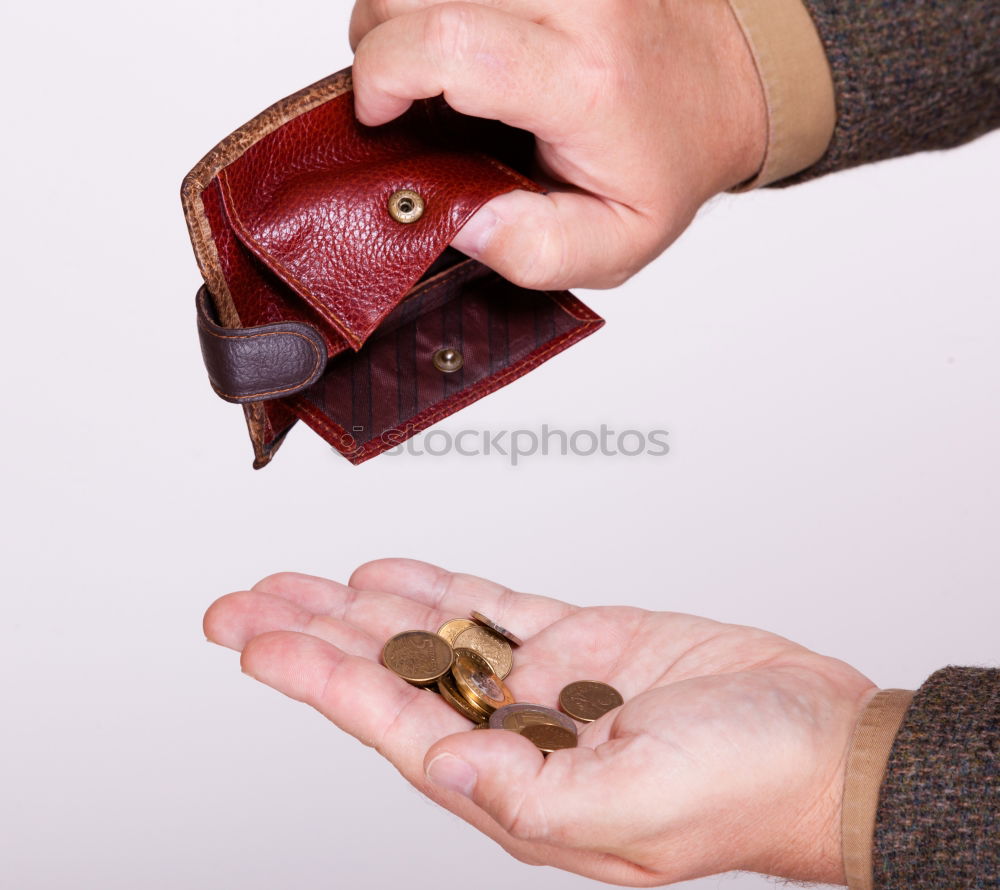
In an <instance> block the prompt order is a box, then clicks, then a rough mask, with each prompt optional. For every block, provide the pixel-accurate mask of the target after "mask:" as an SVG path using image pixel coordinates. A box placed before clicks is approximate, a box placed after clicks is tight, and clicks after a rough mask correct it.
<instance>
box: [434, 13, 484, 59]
mask: <svg viewBox="0 0 1000 890" xmlns="http://www.w3.org/2000/svg"><path fill="white" fill-rule="evenodd" d="M476 11H477V10H476V8H475V7H474V6H472V4H469V3H441V4H439V5H437V6H432V7H430V8H429V9H427V10H426V12H425V23H424V41H425V46H426V47H427V51H428V52H429V53H430V54H432V55H433V56H435V57H436V58H437V60H438V61H439V63H440V64H441V65H447V64H449V63H452V62H454V61H456V60H460V59H463V58H466V57H467V56H468V55H469V53H470V51H471V49H472V47H473V43H474V40H475V34H476V26H475V20H476Z"/></svg>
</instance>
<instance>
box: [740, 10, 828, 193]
mask: <svg viewBox="0 0 1000 890" xmlns="http://www.w3.org/2000/svg"><path fill="white" fill-rule="evenodd" d="M729 3H730V6H731V7H732V9H733V13H734V15H735V16H736V20H737V21H738V22H739V25H740V28H741V29H742V31H743V36H744V37H745V38H746V41H747V43H748V44H749V46H750V52H751V53H752V54H753V59H754V64H755V65H756V66H757V74H758V75H759V77H760V82H761V86H762V87H763V90H764V102H765V104H766V106H767V118H768V134H767V137H768V138H767V150H766V151H765V154H764V163H763V165H762V166H761V168H760V170H759V171H758V172H757V175H756V176H754V177H753V179H751V180H749V181H747V182H745V183H743V184H742V185H739V186H737V187H736V188H735V189H733V191H736V192H743V191H749V190H750V189H754V188H758V187H760V186H762V185H768V184H770V183H772V182H777V181H778V180H779V179H784V178H785V177H786V176H791V175H792V174H794V173H798V172H799V171H800V170H805V169H806V167H809V166H811V165H812V164H814V163H816V161H818V160H819V159H820V158H821V157H822V156H823V153H824V152H825V151H826V148H827V146H828V145H829V144H830V139H831V138H832V136H833V127H834V124H835V123H836V119H837V113H836V105H835V102H834V97H833V76H832V75H831V73H830V65H829V62H828V61H827V58H826V52H825V51H824V49H823V44H822V42H821V41H820V38H819V33H818V32H817V31H816V26H815V25H814V24H813V20H812V17H811V16H810V15H809V11H808V10H807V9H806V7H805V5H804V3H803V2H802V0H729Z"/></svg>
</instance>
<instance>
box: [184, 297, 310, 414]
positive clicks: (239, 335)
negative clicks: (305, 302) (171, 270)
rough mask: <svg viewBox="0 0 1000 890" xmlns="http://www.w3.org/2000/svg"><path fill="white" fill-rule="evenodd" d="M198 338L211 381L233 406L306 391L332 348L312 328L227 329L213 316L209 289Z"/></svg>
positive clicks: (199, 303)
mask: <svg viewBox="0 0 1000 890" xmlns="http://www.w3.org/2000/svg"><path fill="white" fill-rule="evenodd" d="M195 304H196V308H197V314H198V336H199V339H200V340H201V351H202V356H203V357H204V359H205V367H206V369H207V370H208V378H209V382H210V383H211V384H212V389H214V390H215V392H216V394H217V395H218V396H219V397H220V398H222V399H225V400H226V401H227V402H236V403H239V404H242V403H244V402H258V401H263V400H265V399H277V398H281V397H283V396H289V395H293V394H294V393H297V392H301V391H302V390H303V389H305V388H306V387H307V386H310V385H312V384H313V383H315V382H316V381H317V380H318V379H319V377H320V375H321V374H322V373H323V369H324V367H325V366H326V343H325V342H324V340H323V337H322V336H321V335H320V333H319V331H317V330H315V329H314V328H313V327H311V326H310V325H307V324H302V323H298V322H284V323H280V324H269V325H258V326H256V327H252V328H224V327H222V326H221V325H219V324H218V323H217V322H216V321H215V319H214V318H213V317H212V308H211V306H210V305H209V293H208V288H207V286H205V285H202V287H201V288H199V290H198V294H197V296H196V297H195Z"/></svg>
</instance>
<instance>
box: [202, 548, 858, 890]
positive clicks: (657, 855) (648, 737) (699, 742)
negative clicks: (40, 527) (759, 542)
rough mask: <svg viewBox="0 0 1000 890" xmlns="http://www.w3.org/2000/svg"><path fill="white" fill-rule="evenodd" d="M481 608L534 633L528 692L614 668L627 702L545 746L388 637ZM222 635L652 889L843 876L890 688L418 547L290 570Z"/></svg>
mask: <svg viewBox="0 0 1000 890" xmlns="http://www.w3.org/2000/svg"><path fill="white" fill-rule="evenodd" d="M473 609H476V610H479V611H481V612H483V613H485V614H487V615H489V616H490V617H491V618H493V619H494V620H496V621H498V622H499V623H500V624H503V625H504V626H506V627H509V628H510V629H511V630H512V631H513V632H514V633H515V634H517V635H518V636H519V637H521V638H522V639H523V640H524V641H525V642H524V645H523V646H521V647H520V648H519V649H517V650H516V651H515V663H514V670H513V672H512V673H511V675H510V676H509V677H508V678H507V680H506V683H507V685H508V687H509V688H510V690H511V692H512V693H513V694H514V697H515V699H516V700H517V701H527V702H535V703H538V704H544V705H548V706H554V705H555V702H556V699H557V697H558V694H559V691H560V689H562V687H563V686H565V685H566V684H567V683H570V682H572V681H574V680H600V681H603V682H606V683H610V684H611V685H612V686H614V687H615V688H617V689H618V690H619V691H620V692H621V693H622V695H623V696H624V698H625V704H624V706H622V707H620V708H618V709H616V710H614V711H612V712H610V713H609V714H607V715H605V716H604V717H602V718H600V719H599V720H597V721H595V722H594V723H592V724H589V725H587V726H585V727H583V728H582V729H581V731H580V737H579V747H577V748H573V749H569V750H564V751H557V752H555V753H554V754H552V755H550V756H548V757H547V758H543V757H542V755H541V753H539V751H538V750H537V749H536V748H535V747H534V745H532V744H531V743H530V742H529V741H528V740H526V739H524V738H522V737H521V736H519V735H518V734H516V733H512V732H505V731H502V730H498V731H489V732H469V731H468V730H470V729H471V726H470V724H469V722H468V721H467V720H466V719H465V718H463V717H461V716H460V715H459V714H457V713H456V712H455V711H453V710H452V709H451V708H450V707H449V705H448V704H447V703H446V702H445V701H444V700H443V699H441V698H440V697H439V696H436V695H433V694H431V693H428V692H427V691H425V690H421V689H417V688H415V687H413V686H410V685H408V684H407V683H405V682H404V681H403V680H401V679H399V678H398V677H397V676H395V675H394V674H392V673H391V672H390V671H388V670H387V669H386V668H384V667H382V666H381V665H380V663H379V655H380V652H381V649H382V645H383V644H384V642H385V641H386V640H387V639H388V638H389V637H391V636H393V635H394V634H396V633H399V632H400V631H403V630H410V629H421V630H430V631H434V630H437V628H438V627H439V626H440V625H441V624H442V623H443V622H444V621H445V620H447V619H448V618H455V617H465V616H467V615H468V614H469V612H470V611H471V610H473ZM205 632H206V634H207V636H208V637H209V639H211V640H213V641H214V642H217V643H220V644H222V645H225V646H229V647H230V648H233V649H237V650H242V653H243V654H242V659H241V663H242V667H243V670H244V671H246V672H247V673H249V674H251V675H252V676H254V677H255V678H257V679H258V680H260V681H261V682H263V683H267V684H268V685H270V686H273V687H274V688H275V689H278V690H279V691H281V692H283V693H285V694H286V695H289V696H291V697H292V698H295V699H298V700H300V701H303V702H306V703H307V704H310V705H312V706H313V707H315V708H316V709H317V710H319V711H320V712H321V713H323V714H324V715H325V716H326V717H328V718H329V719H330V720H331V721H333V722H334V723H336V724H337V725H338V726H339V727H340V728H341V729H343V730H345V731H347V732H349V733H351V734H352V735H353V736H355V737H356V738H358V739H359V740H360V741H362V742H363V743H364V744H366V745H370V746H372V747H374V748H376V750H378V751H379V753H381V754H382V755H383V756H385V757H386V758H388V759H389V760H390V761H392V763H393V764H394V765H395V766H396V768H397V769H398V770H399V771H400V772H401V773H402V774H403V776H404V777H405V778H406V779H407V780H408V781H410V782H411V783H412V784H413V785H414V786H416V787H417V788H418V789H419V790H420V791H422V792H423V793H425V794H426V795H428V796H429V797H431V798H432V799H434V800H435V801H437V802H438V803H440V804H441V805H442V806H445V807H447V808H448V809H449V810H452V811H453V812H455V813H457V814H458V815H459V816H461V817H462V818H463V819H465V820H466V821H468V822H470V823H471V824H473V825H474V826H476V827H477V828H478V829H480V830H481V831H483V832H485V833H486V834H488V835H489V836H490V837H492V838H494V839H495V840H496V841H497V842H498V843H500V844H501V845H502V846H503V847H504V848H505V849H506V850H508V851H509V852H510V853H512V854H513V855H514V856H516V857H518V858H519V859H521V860H523V861H526V862H532V863H539V864H547V865H553V866H557V867H560V868H564V869H567V870H570V871H574V872H579V873H581V874H585V875H588V876H590V877H594V878H598V879H600V880H603V881H611V882H615V883H621V884H632V885H645V886H649V885H657V884H665V883H670V882H673V881H679V880H685V879H689V878H693V877H697V876H700V875H705V874H712V873H716V872H721V871H729V870H731V869H737V868H739V869H749V870H754V871H761V872H765V873H769V874H776V875H781V876H784V877H789V878H794V879H799V880H817V881H827V882H841V881H842V880H843V870H842V867H841V863H840V854H839V849H840V848H839V844H840V827H839V819H840V806H841V793H842V784H843V775H844V759H845V755H846V750H847V746H848V744H849V741H850V735H851V731H852V729H853V727H854V724H855V721H856V719H857V716H858V714H859V713H860V711H861V710H862V709H863V707H864V705H865V703H866V701H867V700H868V698H870V696H871V694H872V693H873V692H874V686H873V684H872V683H871V682H870V681H869V680H867V679H866V678H865V677H864V676H862V675H861V674H860V673H858V672H857V671H856V670H854V669H853V668H851V667H850V666H848V665H847V664H844V663H843V662H840V661H838V660H836V659H833V658H828V657H825V656H821V655H818V654H816V653H813V652H810V651H809V650H807V649H805V648H803V647H801V646H799V645H797V644H795V643H792V642H791V641H789V640H786V639H784V638H782V637H779V636H776V635H774V634H770V633H767V632H765V631H761V630H756V629H754V628H749V627H739V626H735V625H728V624H720V623H718V622H715V621H711V620H708V619H704V618H697V617H694V616H690V615H682V614H678V613H672V612H650V611H646V610H643V609H636V608H629V607H622V606H609V607H599V608H579V607H577V606H572V605H569V604H568V603H563V602H560V601H558V600H553V599H548V598H546V597H540V596H533V595H529V594H520V593H514V592H512V591H510V590H508V589H507V588H505V587H502V586H501V585H499V584H494V583H492V582H490V581H486V580H483V579H480V578H475V577H472V576H469V575H459V574H453V573H451V572H447V571H445V570H443V569H440V568H437V567H435V566H431V565H428V564H426V563H422V562H416V561H413V560H403V559H387V560H378V561H376V562H372V563H368V564H366V565H364V566H362V567H361V568H359V569H358V570H357V571H356V572H355V573H354V575H353V576H352V577H351V579H350V582H349V584H347V585H343V584H338V583H336V582H334V581H328V580H325V579H322V578H315V577H310V576H306V575H297V574H288V573H286V574H279V575H273V576H271V577H269V578H265V579H264V580H263V581H261V582H260V583H258V584H257V585H255V587H254V588H253V590H251V591H244V592H240V593H234V594H230V595H228V596H225V597H223V598H222V599H220V600H218V601H216V602H215V603H214V604H213V605H212V606H211V608H210V609H209V610H208V612H207V614H206V616H205Z"/></svg>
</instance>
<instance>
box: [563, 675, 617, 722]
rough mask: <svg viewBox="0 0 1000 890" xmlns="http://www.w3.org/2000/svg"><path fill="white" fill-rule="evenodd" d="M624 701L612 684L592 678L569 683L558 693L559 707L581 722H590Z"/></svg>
mask: <svg viewBox="0 0 1000 890" xmlns="http://www.w3.org/2000/svg"><path fill="white" fill-rule="evenodd" d="M624 703H625V700H624V699H623V698H622V696H621V693H620V692H619V691H618V690H617V689H615V688H614V687H613V686H608V684H607V683H597V682H595V681H592V680H578V681H577V682H576V683H570V684H569V686H566V687H564V688H563V690H562V692H560V693H559V707H560V708H562V709H563V710H564V711H565V712H566V713H567V714H569V715H570V717H572V718H573V719H574V720H579V721H580V722H581V723H591V722H593V721H594V720H596V719H597V718H598V717H603V716H604V715H605V714H607V713H608V711H613V710H614V709H615V708H617V707H620V706H621V705H623V704H624Z"/></svg>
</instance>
